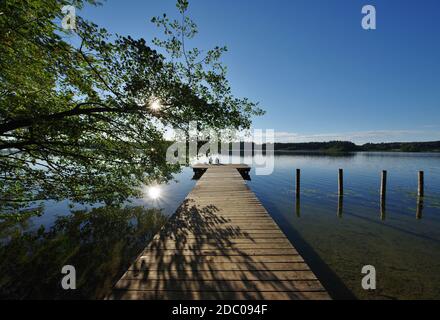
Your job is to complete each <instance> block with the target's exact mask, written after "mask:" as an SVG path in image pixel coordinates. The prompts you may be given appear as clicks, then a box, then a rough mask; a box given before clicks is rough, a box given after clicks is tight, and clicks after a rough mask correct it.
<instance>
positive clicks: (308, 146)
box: [263, 141, 440, 153]
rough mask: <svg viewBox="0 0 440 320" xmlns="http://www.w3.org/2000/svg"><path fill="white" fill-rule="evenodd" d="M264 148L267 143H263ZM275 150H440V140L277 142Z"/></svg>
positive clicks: (318, 151)
mask: <svg viewBox="0 0 440 320" xmlns="http://www.w3.org/2000/svg"><path fill="white" fill-rule="evenodd" d="M263 146H264V148H265V147H266V145H263ZM274 150H275V152H278V153H283V152H286V153H295V152H313V153H343V152H360V151H364V152H365V151H372V152H381V151H391V152H440V141H428V142H384V143H365V144H362V145H357V144H355V143H353V142H350V141H329V142H301V143H275V144H274Z"/></svg>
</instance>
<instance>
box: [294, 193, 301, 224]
mask: <svg viewBox="0 0 440 320" xmlns="http://www.w3.org/2000/svg"><path fill="white" fill-rule="evenodd" d="M295 208H296V216H297V217H298V218H300V217H301V198H300V197H299V195H297V196H296V202H295Z"/></svg>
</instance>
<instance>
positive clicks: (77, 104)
mask: <svg viewBox="0 0 440 320" xmlns="http://www.w3.org/2000/svg"><path fill="white" fill-rule="evenodd" d="M69 4H71V3H70V1H67V0H44V1H43V0H6V1H2V3H1V5H0V170H1V175H0V211H1V212H2V213H3V214H5V213H6V214H10V213H16V212H19V211H22V210H24V209H28V208H31V207H33V206H34V204H35V203H38V202H39V201H42V200H49V199H53V200H61V199H70V200H72V201H75V202H85V203H93V202H105V203H107V204H113V203H117V202H121V201H124V200H126V199H128V198H130V197H132V196H138V195H139V193H140V186H141V185H142V184H148V183H151V182H152V181H155V182H163V181H167V180H169V179H170V178H171V177H172V173H174V172H176V171H177V170H179V167H178V166H175V165H171V164H169V163H167V162H166V159H165V155H166V149H167V147H168V145H169V143H168V142H167V141H165V139H164V130H165V128H179V129H185V128H187V126H188V123H189V122H190V121H197V123H198V125H199V126H200V127H202V128H203V127H210V128H215V129H223V128H226V127H233V128H236V129H245V128H249V126H250V124H251V118H252V116H253V115H260V114H262V110H261V109H259V108H258V106H257V104H256V103H254V102H252V101H249V100H248V99H246V98H237V97H235V96H234V95H233V94H232V91H231V88H230V85H229V83H228V81H227V78H226V68H225V66H224V65H222V64H221V62H220V58H221V56H222V54H223V53H224V52H225V51H226V48H225V47H216V48H214V49H212V50H209V51H206V52H205V53H204V52H203V51H202V50H200V49H198V48H188V47H187V44H186V42H185V39H188V38H192V37H194V36H195V35H196V34H197V26H196V24H195V23H194V22H193V21H192V20H191V19H190V18H188V16H187V10H188V2H187V1H186V0H178V1H177V8H178V10H179V12H180V15H181V17H182V18H181V19H178V20H177V19H176V20H173V19H169V18H168V17H167V15H165V14H164V15H163V16H159V17H155V18H153V20H152V22H153V23H155V24H156V25H157V26H159V27H161V28H163V30H164V37H163V38H161V39H154V41H153V42H152V43H147V41H146V40H145V39H142V38H141V39H133V38H132V37H130V36H129V35H126V36H120V35H114V34H111V33H109V32H108V31H107V30H105V29H104V28H100V27H99V26H98V25H96V24H94V23H93V22H90V21H87V20H85V19H83V18H81V17H79V16H78V17H76V28H75V30H73V31H72V30H64V29H63V28H62V25H61V20H62V19H63V16H64V14H63V12H62V10H61V8H62V7H63V6H64V5H69ZM98 4H99V3H97V1H95V0H87V1H85V0H79V1H75V6H76V8H77V9H78V8H82V7H83V6H84V5H98ZM153 46H155V47H156V48H157V50H161V51H162V53H159V52H158V51H156V50H155V49H154V48H153Z"/></svg>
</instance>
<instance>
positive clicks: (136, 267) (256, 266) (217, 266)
mask: <svg viewBox="0 0 440 320" xmlns="http://www.w3.org/2000/svg"><path fill="white" fill-rule="evenodd" d="M308 269H309V267H308V266H307V264H306V263H305V262H304V261H302V262H289V263H283V262H258V263H252V264H249V263H246V262H216V263H212V262H209V263H208V262H204V263H197V264H194V265H191V264H190V265H188V264H172V265H168V266H166V269H165V270H164V267H163V264H159V263H157V264H152V263H150V264H141V263H138V261H136V262H135V263H134V264H133V265H131V266H130V267H129V269H128V270H130V271H142V270H143V271H145V270H146V271H155V270H159V271H160V272H169V271H173V270H181V271H191V272H202V271H222V270H229V271H232V270H240V271H251V270H252V271H253V270H257V271H258V270H260V271H261V270H265V271H266V270H269V271H289V270H293V271H295V270H308Z"/></svg>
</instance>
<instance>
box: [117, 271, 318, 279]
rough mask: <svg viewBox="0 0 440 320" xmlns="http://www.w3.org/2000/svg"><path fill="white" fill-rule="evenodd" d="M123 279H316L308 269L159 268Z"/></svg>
mask: <svg viewBox="0 0 440 320" xmlns="http://www.w3.org/2000/svg"><path fill="white" fill-rule="evenodd" d="M121 279H124V280H162V279H164V280H169V279H173V280H179V281H182V280H191V281H195V280H200V281H206V280H210V281H214V280H219V281H220V280H221V281H229V280H235V281H237V280H247V281H257V280H261V281H277V280H317V279H316V276H315V274H314V273H313V272H312V271H310V270H288V271H267V270H255V271H250V270H243V271H240V270H221V271H215V272H211V271H208V270H205V271H193V270H191V269H190V270H188V271H182V270H172V271H168V272H166V273H165V274H164V273H163V272H161V271H160V270H156V271H150V270H148V271H146V270H144V271H127V272H126V273H125V274H124V276H123V277H122V278H121Z"/></svg>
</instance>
